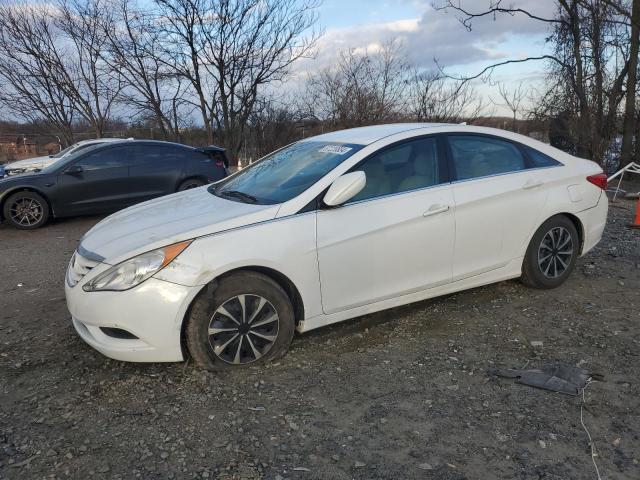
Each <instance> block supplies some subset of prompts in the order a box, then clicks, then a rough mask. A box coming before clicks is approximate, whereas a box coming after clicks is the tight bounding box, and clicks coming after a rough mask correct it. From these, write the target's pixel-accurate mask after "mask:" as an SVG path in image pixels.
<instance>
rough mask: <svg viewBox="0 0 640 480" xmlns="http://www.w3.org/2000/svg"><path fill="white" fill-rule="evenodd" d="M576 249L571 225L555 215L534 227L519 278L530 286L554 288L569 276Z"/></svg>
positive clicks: (577, 239) (577, 244) (576, 245)
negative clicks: (536, 228) (535, 229)
mask: <svg viewBox="0 0 640 480" xmlns="http://www.w3.org/2000/svg"><path fill="white" fill-rule="evenodd" d="M579 252H580V238H579V237H578V232H577V230H576V227H575V225H574V224H573V222H572V221H571V220H569V219H568V218H567V217H565V216H564V215H556V216H555V217H551V218H550V219H549V220H547V221H546V222H544V223H543V224H542V226H541V227H540V228H539V229H538V230H537V231H536V233H535V234H534V235H533V238H532V239H531V243H530V244H529V247H528V248H527V253H526V255H525V258H524V263H523V266H522V277H521V279H522V282H523V283H525V284H526V285H529V286H531V287H534V288H543V289H548V288H555V287H558V286H560V285H561V284H562V283H564V281H565V280H566V279H567V278H568V277H569V275H570V274H571V272H572V271H573V268H574V267H575V264H576V260H577V258H578V254H579Z"/></svg>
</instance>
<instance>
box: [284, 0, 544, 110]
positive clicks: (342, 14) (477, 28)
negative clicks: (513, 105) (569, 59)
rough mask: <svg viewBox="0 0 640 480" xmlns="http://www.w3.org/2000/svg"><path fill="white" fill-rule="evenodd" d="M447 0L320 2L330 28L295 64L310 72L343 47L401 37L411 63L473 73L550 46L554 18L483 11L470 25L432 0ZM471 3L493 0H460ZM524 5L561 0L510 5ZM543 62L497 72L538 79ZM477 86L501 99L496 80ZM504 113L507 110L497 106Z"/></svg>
mask: <svg viewBox="0 0 640 480" xmlns="http://www.w3.org/2000/svg"><path fill="white" fill-rule="evenodd" d="M434 1H435V3H436V4H438V3H440V4H442V3H444V2H443V0H324V1H323V2H322V5H321V6H320V7H319V9H318V15H319V25H320V27H321V28H322V29H323V30H324V34H323V36H322V37H321V38H320V40H319V42H318V45H317V52H316V56H315V58H313V59H308V60H307V59H305V60H302V61H300V62H299V63H298V65H296V75H304V74H306V73H308V72H312V71H314V70H317V69H322V68H324V67H327V66H330V65H331V64H332V63H333V62H335V60H336V57H337V55H336V54H337V52H339V51H343V50H347V49H350V48H353V49H368V50H369V51H375V49H376V48H378V47H379V45H380V44H381V43H383V42H385V41H388V40H391V39H396V40H399V41H400V42H401V44H402V45H403V48H404V50H405V52H406V55H407V59H408V60H409V61H410V62H411V64H413V65H415V66H417V67H419V68H424V69H426V70H430V69H435V64H434V58H435V59H437V60H438V63H439V64H440V65H442V66H444V67H445V71H446V72H447V73H449V74H451V75H472V74H476V73H478V72H479V71H480V70H481V69H482V68H483V67H485V66H487V65H489V64H491V63H493V62H498V61H503V60H507V59H517V58H524V57H527V56H539V55H541V54H542V53H543V51H544V50H545V48H546V47H545V36H546V35H548V33H549V32H548V30H547V25H546V24H544V23H543V22H539V21H536V20H532V19H529V18H527V17H525V16H524V15H516V16H510V15H498V16H497V17H495V18H494V17H493V16H488V17H483V18H478V19H475V20H474V21H473V24H472V30H471V31H470V32H469V31H467V29H466V28H465V27H464V26H463V25H462V24H461V23H460V22H459V20H458V18H457V16H458V15H459V14H458V13H457V12H454V11H452V10H451V11H448V12H445V11H437V10H435V9H434V8H433V6H432V5H433V3H434ZM460 1H461V4H462V6H463V7H464V8H466V9H467V10H470V11H475V12H477V11H481V10H482V9H484V8H486V7H487V6H488V5H489V2H490V0H460ZM507 4H508V5H509V6H515V7H522V8H525V9H527V10H528V11H530V12H532V13H534V14H536V15H539V16H542V17H545V18H552V17H553V16H554V14H555V1H554V0H510V1H509V2H505V5H507ZM542 68H543V63H542V62H529V63H524V64H517V65H508V66H505V67H501V68H500V69H498V70H496V71H495V73H494V75H493V77H492V80H493V81H494V82H504V83H506V84H507V85H509V86H511V87H512V88H513V87H514V86H515V85H516V84H517V83H519V82H520V81H522V82H525V84H526V85H525V86H526V87H527V88H528V87H529V86H534V83H535V82H540V81H541V80H542V76H543V71H542ZM476 88H477V89H478V92H479V93H480V94H481V95H483V96H484V97H485V98H486V99H487V100H488V98H489V97H491V98H492V99H494V100H495V101H498V100H499V97H498V95H497V88H496V87H495V85H489V84H483V83H482V82H477V85H476ZM496 110H497V111H496V113H497V114H506V113H508V110H506V109H504V108H502V107H497V108H496Z"/></svg>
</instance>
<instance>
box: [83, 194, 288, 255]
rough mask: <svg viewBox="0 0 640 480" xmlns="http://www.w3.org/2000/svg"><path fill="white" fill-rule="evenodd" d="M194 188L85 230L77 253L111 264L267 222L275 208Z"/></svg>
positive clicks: (162, 198) (133, 208)
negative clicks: (185, 242)
mask: <svg viewBox="0 0 640 480" xmlns="http://www.w3.org/2000/svg"><path fill="white" fill-rule="evenodd" d="M207 188H208V187H200V188H194V189H192V190H186V191H184V192H180V193H175V194H172V195H167V196H165V197H161V198H158V199H155V200H150V201H148V202H144V203H140V204H138V205H135V206H133V207H129V208H127V209H125V210H121V211H120V212H118V213H115V214H113V215H111V216H109V217H107V218H105V219H104V220H102V221H101V222H100V223H98V224H97V225H95V226H94V227H93V228H92V229H91V230H89V231H88V232H87V233H86V235H85V236H84V237H83V238H82V240H81V244H80V246H81V249H83V250H85V251H89V252H91V253H93V254H95V255H97V256H98V257H102V259H103V261H104V262H105V263H109V264H115V263H119V262H121V261H123V260H126V259H128V258H131V257H133V256H135V255H138V254H140V253H143V252H147V251H149V250H153V249H156V248H160V247H163V246H165V245H170V244H172V243H176V242H180V241H183V240H188V239H192V238H197V237H201V236H204V235H210V234H213V233H217V232H222V231H224V230H229V229H232V228H238V227H243V226H246V225H251V224H253V223H257V222H262V221H266V220H271V219H273V218H274V217H275V216H276V213H278V208H279V205H253V204H247V203H240V202H234V201H231V200H225V199H223V198H220V197H217V196H215V195H213V194H212V193H210V192H209V191H207Z"/></svg>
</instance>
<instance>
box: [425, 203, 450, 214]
mask: <svg viewBox="0 0 640 480" xmlns="http://www.w3.org/2000/svg"><path fill="white" fill-rule="evenodd" d="M447 210H449V205H440V204H435V205H431V206H430V207H429V210H427V211H426V212H424V213H423V214H422V216H423V217H430V216H431V215H437V214H438V213H443V212H446V211H447Z"/></svg>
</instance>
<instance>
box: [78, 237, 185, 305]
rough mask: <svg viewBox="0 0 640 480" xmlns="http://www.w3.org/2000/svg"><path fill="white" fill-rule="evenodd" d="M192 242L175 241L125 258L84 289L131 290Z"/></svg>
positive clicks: (164, 265)
mask: <svg viewBox="0 0 640 480" xmlns="http://www.w3.org/2000/svg"><path fill="white" fill-rule="evenodd" d="M190 243H191V240H188V241H186V242H180V243H174V244H173V245H169V246H167V247H163V248H159V249H158V250H152V251H151V252H147V253H143V254H142V255H138V256H137V257H133V258H130V259H129V260H125V261H124V262H122V263H119V264H118V265H114V266H113V267H111V268H110V269H109V270H107V271H106V272H103V273H101V274H100V275H98V276H97V277H96V278H94V279H93V280H91V281H90V282H87V283H86V284H85V285H84V286H83V287H82V289H83V290H84V291H85V292H98V291H105V290H113V291H122V290H129V289H130V288H133V287H135V286H137V285H140V284H141V283H142V282H144V281H145V280H146V279H147V278H149V277H151V276H152V275H154V274H155V273H157V272H159V271H160V270H162V269H163V268H164V267H166V266H167V265H169V264H170V263H171V262H172V261H173V259H174V258H176V257H177V256H178V255H180V253H181V252H182V251H183V250H184V249H185V248H187V247H188V246H189V244H190Z"/></svg>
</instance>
